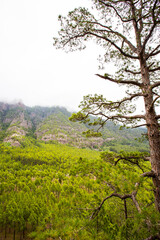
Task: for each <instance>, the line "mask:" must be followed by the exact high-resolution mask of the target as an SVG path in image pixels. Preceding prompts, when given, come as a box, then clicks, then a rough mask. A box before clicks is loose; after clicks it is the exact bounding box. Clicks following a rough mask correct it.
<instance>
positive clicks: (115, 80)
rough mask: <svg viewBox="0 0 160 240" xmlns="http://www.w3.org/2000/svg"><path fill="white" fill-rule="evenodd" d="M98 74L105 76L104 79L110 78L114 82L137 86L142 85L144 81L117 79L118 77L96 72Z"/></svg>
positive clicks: (101, 76)
mask: <svg viewBox="0 0 160 240" xmlns="http://www.w3.org/2000/svg"><path fill="white" fill-rule="evenodd" d="M96 76H98V77H100V78H103V79H106V80H109V81H111V82H114V83H122V84H132V85H135V86H138V87H142V83H139V82H136V81H132V80H130V81H129V80H127V81H124V80H117V79H114V78H111V77H109V76H108V75H104V76H103V75H100V74H96Z"/></svg>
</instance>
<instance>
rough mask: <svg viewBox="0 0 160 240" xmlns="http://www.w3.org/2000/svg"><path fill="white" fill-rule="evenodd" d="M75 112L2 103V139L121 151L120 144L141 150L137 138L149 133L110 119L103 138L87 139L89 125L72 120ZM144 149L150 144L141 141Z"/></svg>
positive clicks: (7, 142) (0, 114)
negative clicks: (118, 123) (123, 126)
mask: <svg viewBox="0 0 160 240" xmlns="http://www.w3.org/2000/svg"><path fill="white" fill-rule="evenodd" d="M71 114H72V113H71V112H69V111H68V110H67V109H66V108H64V107H41V106H35V107H28V106H25V105H24V104H22V103H17V104H8V103H4V102H0V141H1V142H3V143H5V144H10V145H11V146H25V145H26V144H31V143H35V142H36V141H43V142H45V143H48V142H52V143H61V144H68V145H71V146H74V147H79V148H93V149H108V150H112V151H117V150H116V149H117V148H118V146H119V148H121V147H120V146H123V148H128V149H129V148H130V150H131V149H132V148H133V147H135V148H137V149H138V147H139V144H137V143H136V142H135V143H134V138H139V137H140V136H141V133H145V130H144V129H139V130H131V129H124V130H119V126H116V125H114V124H113V123H112V122H109V123H107V124H106V126H105V127H104V128H103V131H102V137H98V138H95V137H91V138H87V137H85V136H84V135H83V134H82V132H84V131H87V130H88V129H89V127H88V126H86V125H84V124H80V123H77V122H71V121H69V117H70V116H71ZM140 150H141V151H142V150H145V151H146V150H147V143H145V144H142V143H141V148H140ZM118 151H119V150H118Z"/></svg>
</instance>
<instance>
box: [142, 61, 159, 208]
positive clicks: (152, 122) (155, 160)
mask: <svg viewBox="0 0 160 240" xmlns="http://www.w3.org/2000/svg"><path fill="white" fill-rule="evenodd" d="M141 74H142V82H143V88H142V91H143V92H144V93H145V97H144V104H145V110H146V115H145V118H146V124H147V132H148V140H149V145H150V156H151V157H150V160H151V167H152V170H153V172H154V173H155V177H154V178H153V184H154V187H155V189H154V195H155V206H156V209H157V210H158V211H159V212H160V134H159V124H158V120H157V118H156V112H155V109H154V104H153V93H152V89H151V83H150V80H149V72H148V68H147V65H146V62H145V61H144V59H143V60H141Z"/></svg>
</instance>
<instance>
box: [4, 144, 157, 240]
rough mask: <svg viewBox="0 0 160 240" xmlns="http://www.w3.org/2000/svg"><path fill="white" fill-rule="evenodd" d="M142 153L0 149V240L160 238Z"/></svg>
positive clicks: (48, 146) (147, 166)
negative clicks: (0, 239) (153, 236)
mask: <svg viewBox="0 0 160 240" xmlns="http://www.w3.org/2000/svg"><path fill="white" fill-rule="evenodd" d="M148 171H150V164H149V161H148V154H147V153H138V152H130V153H127V152H121V153H114V152H110V151H105V152H98V151H93V150H89V149H78V148H74V147H69V146H66V145H60V144H45V143H40V142H39V143H38V144H37V146H36V145H33V144H32V145H31V144H30V146H26V147H21V148H20V147H17V148H16V147H11V146H6V144H1V146H0V226H1V227H0V232H1V233H0V234H1V236H2V239H5V237H6V239H16V240H17V239H34V240H49V239H54V240H59V239H63V240H70V239H76V240H78V239H80V240H82V239H83V240H87V239H88V240H92V239H97V240H106V239H116V240H117V239H119V240H121V239H136V240H138V239H140V240H141V239H145V238H147V237H149V236H151V235H156V234H158V233H159V224H160V216H159V214H158V213H157V212H156V210H155V208H154V204H153V203H154V194H153V183H152V181H151V180H150V178H148V177H147V176H146V175H144V172H148Z"/></svg>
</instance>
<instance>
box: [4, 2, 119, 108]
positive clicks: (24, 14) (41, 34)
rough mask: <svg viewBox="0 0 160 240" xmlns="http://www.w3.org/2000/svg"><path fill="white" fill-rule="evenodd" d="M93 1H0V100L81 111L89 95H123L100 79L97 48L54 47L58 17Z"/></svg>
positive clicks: (91, 45) (93, 46)
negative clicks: (85, 97) (61, 48)
mask: <svg viewBox="0 0 160 240" xmlns="http://www.w3.org/2000/svg"><path fill="white" fill-rule="evenodd" d="M89 2H90V1H89V0H67V1H66V0H61V1H54V0H14V1H13V0H0V101H8V102H14V101H22V102H23V103H24V104H25V105H27V106H35V105H41V106H57V105H58V106H64V107H67V108H68V109H69V110H78V105H79V103H80V101H82V99H83V96H84V95H87V94H94V93H98V94H103V95H104V96H105V97H106V98H107V99H110V98H112V99H115V97H116V98H117V97H118V96H121V94H122V90H121V88H119V87H117V88H116V86H115V85H114V84H112V83H107V82H106V81H104V80H102V79H100V78H98V77H97V76H95V74H96V73H98V72H99V70H98V61H97V58H98V55H99V50H100V49H98V47H96V45H93V44H92V43H90V44H89V45H88V47H87V49H86V50H84V51H77V52H73V53H65V52H64V51H62V50H56V49H55V47H53V37H55V36H57V32H58V29H59V23H58V20H57V19H58V15H59V14H62V15H67V12H68V11H70V10H73V9H74V8H75V7H78V6H87V4H88V6H89ZM107 68H108V69H109V70H110V69H111V68H112V67H111V66H107ZM108 69H106V72H109V70H108ZM100 73H102V72H100Z"/></svg>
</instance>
